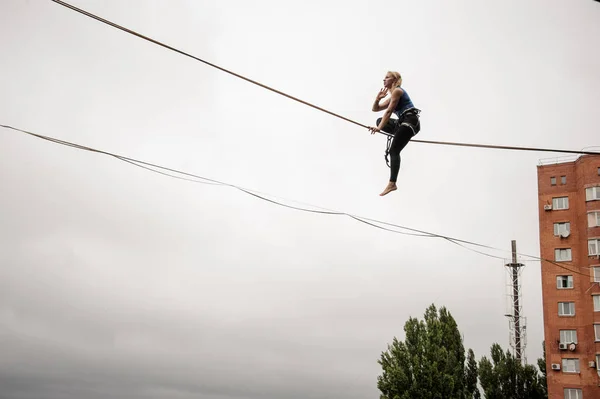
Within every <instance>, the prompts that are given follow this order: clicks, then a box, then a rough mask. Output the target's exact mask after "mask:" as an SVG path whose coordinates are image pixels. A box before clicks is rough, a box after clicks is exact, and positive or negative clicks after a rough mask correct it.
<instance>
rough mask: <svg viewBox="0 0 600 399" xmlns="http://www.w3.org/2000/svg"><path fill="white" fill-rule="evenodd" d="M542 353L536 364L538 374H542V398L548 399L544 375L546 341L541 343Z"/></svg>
mask: <svg viewBox="0 0 600 399" xmlns="http://www.w3.org/2000/svg"><path fill="white" fill-rule="evenodd" d="M542 351H543V355H542V357H541V358H539V359H538V360H537V364H538V368H539V369H540V372H541V373H542V376H541V377H540V385H541V388H542V393H543V395H544V398H547V397H548V380H547V379H546V377H547V375H546V371H547V370H546V341H542Z"/></svg>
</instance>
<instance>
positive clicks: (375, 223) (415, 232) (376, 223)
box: [0, 124, 590, 277]
mask: <svg viewBox="0 0 600 399" xmlns="http://www.w3.org/2000/svg"><path fill="white" fill-rule="evenodd" d="M0 127H3V128H5V129H10V130H13V131H16V132H20V133H24V134H27V135H29V136H33V137H36V138H39V139H42V140H45V141H50V142H52V143H55V144H59V145H63V146H67V147H72V148H75V149H79V150H84V151H89V152H93V153H97V154H101V155H107V156H109V157H112V158H116V159H118V160H120V161H123V162H127V163H129V164H132V165H134V166H137V167H140V168H142V169H145V170H149V171H151V172H156V173H159V174H161V175H164V176H168V177H173V178H176V179H181V180H186V181H190V182H193V183H201V184H208V185H215V186H227V187H231V188H234V189H237V190H239V191H242V192H244V193H246V194H248V195H251V196H254V197H256V198H259V199H262V200H264V201H267V202H270V203H273V204H275V205H279V206H283V207H286V208H290V209H294V210H298V211H303V212H310V213H316V214H322V215H334V216H347V217H349V218H351V219H354V220H356V221H358V222H361V223H363V224H366V225H368V226H371V227H375V228H378V229H381V230H385V231H388V232H392V233H396V234H402V235H409V236H417V237H425V238H440V239H443V240H446V241H448V242H450V243H452V244H455V245H458V246H460V247H462V248H464V249H467V250H469V251H472V252H475V253H478V254H481V255H485V256H488V257H492V258H496V259H501V260H505V259H506V258H504V257H500V256H496V255H491V254H488V253H485V252H482V251H479V250H476V249H473V248H469V247H467V246H466V245H464V244H468V245H473V246H476V247H479V248H485V249H490V250H495V251H500V252H504V253H511V254H512V252H511V251H508V250H504V249H501V248H496V247H492V246H489V245H485V244H479V243H476V242H473V241H468V240H462V239H458V238H453V237H449V236H444V235H441V234H435V233H431V232H427V231H424V230H419V229H414V228H411V227H406V226H402V225H399V224H394V223H389V222H385V221H381V220H376V219H372V218H367V217H364V216H357V215H353V214H350V213H346V212H341V211H335V210H331V209H327V208H323V207H318V206H315V205H309V206H311V207H313V208H320V210H315V209H307V208H303V207H298V206H293V205H288V204H285V203H282V202H280V201H275V200H272V199H270V198H266V197H265V195H270V194H265V193H260V192H259V191H257V190H251V189H248V188H243V187H240V186H237V185H234V184H231V183H225V182H222V181H219V180H215V179H210V178H207V177H203V176H199V175H196V174H193V173H189V172H184V171H180V170H177V169H173V168H168V167H165V166H161V165H157V164H154V163H150V162H146V161H141V160H138V159H134V158H130V157H127V156H124V155H119V154H115V153H112V152H108V151H103V150H99V149H96V148H92V147H87V146H84V145H81V144H76V143H72V142H69V141H65V140H60V139H57V138H54V137H49V136H44V135H42V134H38V133H33V132H29V131H27V130H23V129H19V128H16V127H12V126H9V125H3V124H0ZM154 168H156V169H161V170H162V171H166V172H170V173H166V172H162V171H160V170H155V169H154ZM171 173H177V174H180V175H183V176H186V177H180V176H174V175H172V174H171ZM192 178H194V179H192ZM260 194H263V195H260ZM270 196H273V195H270ZM295 202H298V201H295ZM305 205H308V204H305ZM380 225H384V226H389V227H394V228H398V229H403V230H408V231H411V233H407V232H404V231H398V230H395V229H392V228H388V227H383V226H380ZM517 254H518V255H520V256H525V257H529V258H533V259H535V260H538V261H545V262H549V263H551V264H553V265H555V266H558V267H559V268H561V269H564V270H567V271H569V272H571V273H575V274H580V275H582V276H585V277H590V276H589V274H586V273H582V272H580V271H578V270H573V269H570V268H568V267H567V266H566V265H569V266H573V267H579V266H577V265H574V264H572V263H568V262H563V264H560V263H557V262H555V261H552V260H549V259H543V258H540V257H537V256H533V255H527V254H523V253H517ZM580 268H581V267H580ZM584 268H588V269H590V268H589V267H587V266H584Z"/></svg>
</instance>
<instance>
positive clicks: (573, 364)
mask: <svg viewBox="0 0 600 399" xmlns="http://www.w3.org/2000/svg"><path fill="white" fill-rule="evenodd" d="M562 371H563V373H569V374H577V373H579V372H580V371H581V369H580V368H579V359H578V358H564V359H562Z"/></svg>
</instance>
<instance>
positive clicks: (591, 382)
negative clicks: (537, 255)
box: [538, 155, 600, 399]
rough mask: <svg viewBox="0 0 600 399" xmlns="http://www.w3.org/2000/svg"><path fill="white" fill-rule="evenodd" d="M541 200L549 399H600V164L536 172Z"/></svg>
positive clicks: (584, 160) (587, 160)
mask: <svg viewBox="0 0 600 399" xmlns="http://www.w3.org/2000/svg"><path fill="white" fill-rule="evenodd" d="M538 199H539V228H540V251H541V257H542V258H543V259H548V260H551V261H552V262H554V263H552V262H548V261H542V269H541V270H542V273H541V277H542V300H543V312H544V337H545V342H546V365H547V367H546V369H547V374H548V398H549V399H563V398H565V399H592V398H600V367H599V363H600V258H599V254H600V156H597V155H586V156H581V157H579V158H577V159H575V160H573V161H568V162H554V163H551V164H543V165H540V166H538ZM559 265H560V266H563V267H564V268H567V269H571V271H569V270H565V269H564V268H561V267H560V266H559Z"/></svg>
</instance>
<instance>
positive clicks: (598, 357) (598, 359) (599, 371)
mask: <svg viewBox="0 0 600 399" xmlns="http://www.w3.org/2000/svg"><path fill="white" fill-rule="evenodd" d="M599 363H600V355H598V354H596V370H597V371H598V375H600V367H598V364H599Z"/></svg>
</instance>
